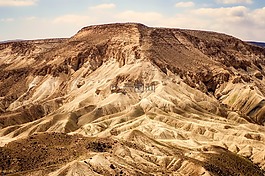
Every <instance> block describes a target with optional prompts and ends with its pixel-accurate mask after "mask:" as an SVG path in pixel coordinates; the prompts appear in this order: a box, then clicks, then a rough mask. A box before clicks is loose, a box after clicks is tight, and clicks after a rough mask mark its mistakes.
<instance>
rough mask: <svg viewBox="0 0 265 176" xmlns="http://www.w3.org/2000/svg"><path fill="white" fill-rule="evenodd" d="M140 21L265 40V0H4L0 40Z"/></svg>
mask: <svg viewBox="0 0 265 176" xmlns="http://www.w3.org/2000/svg"><path fill="white" fill-rule="evenodd" d="M113 22H139V23H143V24H145V25H147V26H158V27H171V28H188V29H199V30H211V31H217V32H222V33H226V34H229V35H233V36H235V37H238V38H240V39H242V40H256V41H265V1H264V0H187V1H185V0H133V1H132V0H97V1H95V0H0V41H3V40H14V39H37V38H54V37H58V38H59V37H70V36H72V35H74V34H75V33H76V32H77V31H78V30H80V29H81V28H82V27H84V26H89V25H94V24H102V23H113Z"/></svg>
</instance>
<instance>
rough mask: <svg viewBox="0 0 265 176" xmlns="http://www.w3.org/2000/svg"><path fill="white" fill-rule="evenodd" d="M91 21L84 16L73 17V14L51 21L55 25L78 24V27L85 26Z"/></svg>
mask: <svg viewBox="0 0 265 176" xmlns="http://www.w3.org/2000/svg"><path fill="white" fill-rule="evenodd" d="M90 20H91V18H90V17H89V16H86V15H75V14H67V15H63V16H59V17H57V18H55V19H54V20H53V23H55V24H63V23H64V24H78V25H86V24H88V22H89V21H90Z"/></svg>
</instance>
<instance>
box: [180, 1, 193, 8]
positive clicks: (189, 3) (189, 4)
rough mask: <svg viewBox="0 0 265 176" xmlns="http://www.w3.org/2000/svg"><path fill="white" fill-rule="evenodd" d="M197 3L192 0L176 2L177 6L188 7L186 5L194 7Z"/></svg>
mask: <svg viewBox="0 0 265 176" xmlns="http://www.w3.org/2000/svg"><path fill="white" fill-rule="evenodd" d="M194 5H195V4H194V3H193V2H191V1H189V2H178V3H176V4H175V7H181V8H186V7H193V6H194Z"/></svg>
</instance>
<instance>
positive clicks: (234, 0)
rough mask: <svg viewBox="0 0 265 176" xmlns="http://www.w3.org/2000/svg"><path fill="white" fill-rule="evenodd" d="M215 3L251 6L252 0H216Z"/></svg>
mask: <svg viewBox="0 0 265 176" xmlns="http://www.w3.org/2000/svg"><path fill="white" fill-rule="evenodd" d="M217 2H219V3H222V4H252V3H253V1H252V0H217Z"/></svg>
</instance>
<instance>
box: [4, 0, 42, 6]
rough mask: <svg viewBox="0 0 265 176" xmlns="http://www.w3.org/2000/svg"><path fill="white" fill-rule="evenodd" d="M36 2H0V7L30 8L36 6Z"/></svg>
mask: <svg viewBox="0 0 265 176" xmlns="http://www.w3.org/2000/svg"><path fill="white" fill-rule="evenodd" d="M36 3H37V0H0V7H1V6H2V7H3V6H5V7H8V6H32V5H36Z"/></svg>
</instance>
